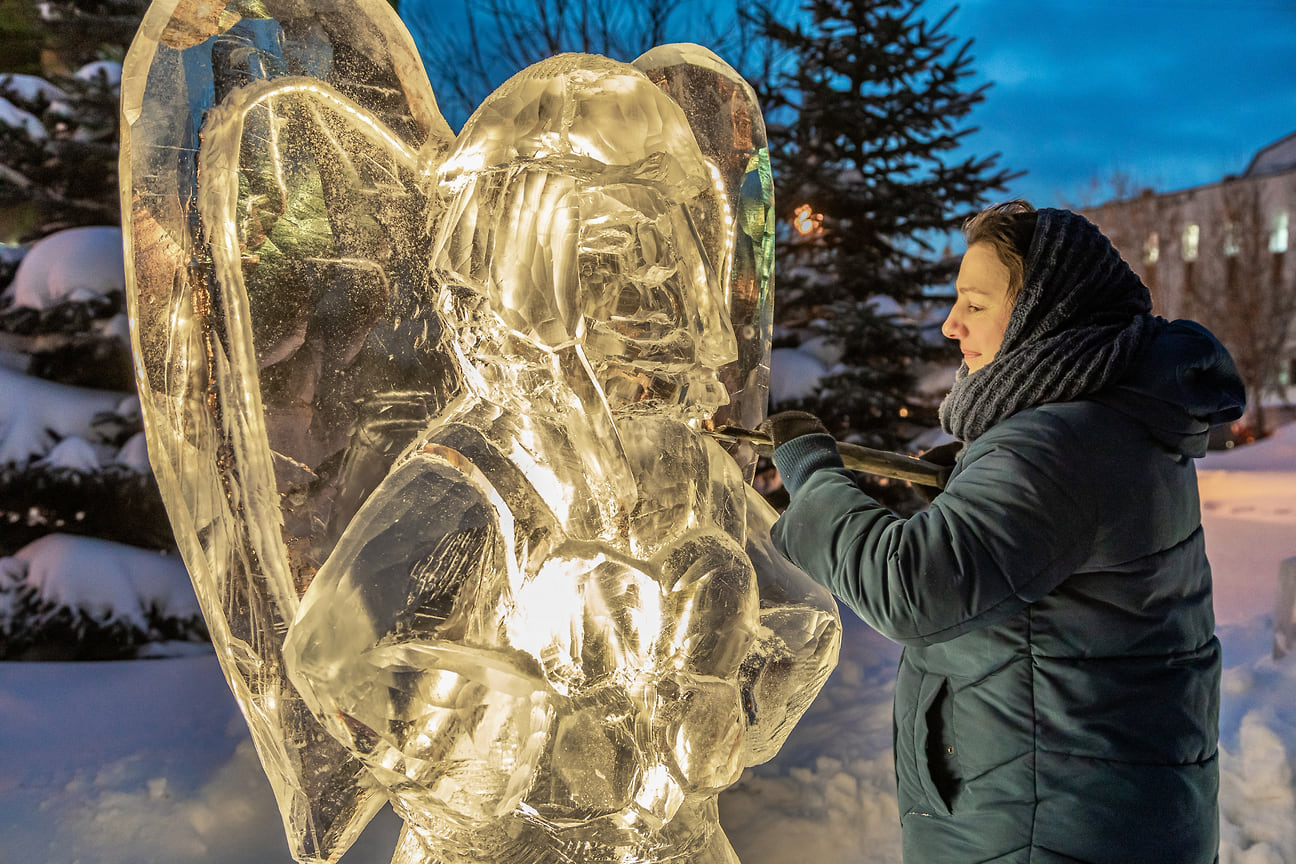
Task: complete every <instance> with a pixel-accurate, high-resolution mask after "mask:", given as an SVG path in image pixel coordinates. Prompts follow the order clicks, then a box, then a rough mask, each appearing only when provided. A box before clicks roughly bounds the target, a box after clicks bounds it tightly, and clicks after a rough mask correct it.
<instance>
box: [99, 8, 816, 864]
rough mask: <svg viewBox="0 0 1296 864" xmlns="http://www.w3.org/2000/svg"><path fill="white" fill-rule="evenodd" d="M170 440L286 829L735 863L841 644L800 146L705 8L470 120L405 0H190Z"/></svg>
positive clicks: (131, 79) (156, 425) (163, 421)
mask: <svg viewBox="0 0 1296 864" xmlns="http://www.w3.org/2000/svg"><path fill="white" fill-rule="evenodd" d="M122 100H123V147H122V165H121V178H122V203H123V212H124V213H125V214H126V215H127V217H128V218H127V219H126V220H125V222H126V226H125V234H126V265H127V276H128V279H127V281H128V302H129V306H130V314H131V324H132V342H133V347H134V350H135V352H136V358H137V374H138V377H139V385H140V393H141V404H142V409H143V412H144V417H145V421H146V423H145V426H146V433H147V439H148V446H149V452H150V458H151V461H152V463H153V466H154V469H155V472H156V473H157V475H158V479H159V483H160V485H161V488H162V491H163V497H164V499H165V501H166V504H167V508H168V512H169V513H170V516H171V519H172V523H173V526H174V528H175V530H176V534H177V538H178V541H179V543H180V546H181V549H182V553H183V555H184V558H185V562H186V565H187V566H188V568H189V571H190V574H191V576H192V579H193V582H194V585H195V588H196V590H197V594H198V598H199V603H200V605H201V607H202V610H203V614H204V615H205V616H206V618H207V620H208V624H209V628H210V630H211V633H212V637H213V642H214V643H215V646H216V649H217V653H218V656H219V657H220V660H221V665H222V668H223V670H224V672H225V675H226V677H227V679H228V681H229V683H230V687H231V689H232V690H233V692H234V694H235V696H236V698H237V700H238V702H239V705H240V708H241V710H242V711H243V714H244V716H245V717H246V719H247V721H248V725H249V728H250V729H251V731H252V737H253V740H254V742H255V744H256V746H257V750H258V754H259V756H260V758H261V762H262V765H263V767H264V768H265V771H266V774H267V776H268V777H269V779H270V782H271V785H272V787H273V788H274V791H275V795H276V797H277V799H278V801H279V805H280V809H281V812H282V815H283V820H284V825H285V830H286V833H287V836H288V840H289V844H290V847H291V850H292V854H293V856H294V858H296V859H297V860H299V861H335V860H337V859H338V858H339V857H340V856H341V855H342V854H343V853H344V852H345V850H346V849H347V847H348V846H349V845H350V843H351V842H352V841H353V840H354V838H355V836H356V835H357V834H358V833H359V831H360V830H361V829H362V828H363V826H364V825H365V823H366V822H367V821H368V819H369V818H370V817H371V816H372V815H373V814H374V812H376V810H377V809H378V808H379V807H381V806H382V805H383V804H384V803H385V802H389V803H390V804H391V805H392V807H393V808H394V809H395V810H396V812H397V813H398V814H399V815H400V817H401V818H402V819H403V820H404V822H405V830H404V831H403V832H402V835H401V838H400V841H399V844H398V847H397V849H396V850H395V853H394V857H393V861H394V862H405V864H413V862H443V864H457V862H482V864H484V862H518V864H520V862H551V861H552V862H558V861H565V862H676V861H679V862H684V861H688V862H697V864H705V862H717V864H718V862H734V861H736V857H735V855H734V853H733V851H732V849H731V847H730V845H729V843H728V841H727V839H726V838H725V837H724V834H723V832H722V831H721V829H720V826H719V820H718V816H717V796H718V794H719V792H720V791H721V790H723V789H724V788H725V787H727V786H729V785H731V784H732V783H733V782H734V781H736V780H737V779H738V777H739V775H740V774H741V772H742V770H743V768H744V767H746V766H749V765H754V764H757V763H759V762H763V761H765V760H767V759H769V758H770V757H771V756H773V755H774V753H775V752H777V750H778V749H779V747H780V746H781V745H782V743H783V741H784V740H785V739H786V737H787V735H788V734H789V732H790V731H791V729H792V727H793V726H794V725H795V723H796V721H797V719H798V718H799V717H800V715H801V714H802V712H804V710H805V709H806V707H807V706H808V705H809V703H810V701H811V700H812V699H813V698H814V696H815V694H816V693H817V692H818V690H819V688H820V687H821V686H822V684H823V682H824V680H825V679H826V677H827V676H828V674H829V672H830V671H831V670H832V668H833V666H834V665H835V663H836V658H837V650H838V646H839V642H840V622H839V620H838V618H837V612H836V606H835V603H834V601H833V600H832V597H831V596H830V595H829V594H828V593H827V592H826V591H825V590H824V589H822V588H820V587H818V586H817V585H816V584H815V583H814V582H812V581H811V580H810V579H809V578H808V577H807V576H806V575H805V574H803V573H801V572H800V571H799V570H797V569H796V568H795V567H793V566H792V565H791V564H789V563H788V562H787V561H786V560H785V559H783V558H782V557H781V556H780V555H779V554H778V553H777V552H776V551H775V550H774V549H773V546H772V544H771V541H770V537H769V527H770V524H771V523H772V522H773V520H774V518H775V514H774V513H773V511H772V510H771V509H770V508H769V506H768V505H767V504H766V503H765V501H764V500H763V499H762V498H761V497H760V496H759V495H757V494H756V493H755V492H754V491H753V490H752V488H751V487H750V485H748V482H747V480H748V479H749V478H750V471H751V467H752V464H753V462H754V456H753V454H751V453H750V452H748V451H744V450H741V449H733V450H732V452H729V451H726V450H725V449H723V448H722V446H721V445H720V444H719V443H717V441H716V440H715V439H713V438H712V437H711V436H710V435H708V434H707V430H709V429H710V428H713V426H714V424H716V423H718V422H719V423H731V422H737V423H742V424H743V425H747V426H755V425H756V424H758V423H759V422H760V420H761V418H762V417H763V416H764V412H765V402H766V394H767V389H768V369H769V366H768V359H769V332H770V305H771V302H772V296H771V292H772V278H773V261H772V228H773V223H772V218H771V215H770V214H771V207H772V201H773V184H772V178H771V175H770V171H769V160H768V152H767V150H766V148H765V139H764V127H763V121H762V119H761V116H760V112H759V109H758V108H757V106H756V101H755V97H754V95H753V93H752V92H751V89H750V87H749V86H748V85H747V84H746V83H745V82H744V81H743V80H742V78H741V77H740V76H738V75H737V73H735V72H734V70H733V69H731V68H730V67H729V66H727V65H726V64H725V63H724V62H723V61H722V60H720V59H719V58H718V57H716V56H715V55H714V54H712V53H711V52H709V51H707V50H706V49H704V48H701V47H699V46H695V45H671V46H663V47H661V48H657V49H654V50H653V51H651V52H649V53H648V54H646V55H644V56H643V57H641V58H639V59H638V60H637V61H635V63H634V64H625V63H620V62H616V61H612V60H609V59H607V58H603V57H597V56H593V55H572V54H568V55H559V56H557V57H553V58H550V59H548V60H544V61H542V62H540V63H537V64H535V65H534V66H532V67H529V68H527V69H525V70H523V71H521V72H519V73H518V74H517V75H515V76H514V77H513V78H511V79H510V80H509V81H508V82H506V83H505V84H504V85H502V86H501V87H500V88H499V89H498V90H497V91H496V92H495V93H493V94H492V95H491V96H489V97H488V98H487V99H486V100H485V101H484V102H483V103H482V105H481V106H480V107H479V108H478V110H477V111H476V112H475V113H474V114H473V115H472V117H471V118H469V120H468V121H467V123H466V124H465V126H464V128H463V130H462V131H461V132H460V133H459V134H458V135H457V136H456V135H454V134H452V133H451V131H450V130H449V127H448V126H447V125H446V123H445V122H444V120H443V119H442V118H441V116H440V114H439V113H438V111H437V108H436V102H435V99H434V97H433V95H432V92H431V90H430V87H429V86H428V83H427V78H426V75H425V74H424V71H423V68H422V66H421V64H420V61H419V59H418V55H417V53H416V52H415V50H414V48H413V45H412V43H411V41H410V39H409V36H408V34H407V33H406V32H405V30H404V28H403V26H402V25H401V24H400V21H399V20H398V19H397V18H396V16H395V15H394V13H393V12H392V11H391V9H390V7H389V6H388V4H387V3H386V2H384V0H371V2H361V3H356V2H353V0H316V2H312V3H304V2H301V0H256V2H251V0H249V2H243V3H230V4H226V5H222V4H219V3H206V2H195V0H180V2H177V0H158V2H155V4H154V5H153V7H152V8H151V9H150V10H149V12H148V15H147V16H146V18H145V20H144V23H143V25H142V27H141V30H140V33H139V35H138V36H137V38H136V40H135V42H134V44H133V45H132V47H131V51H130V53H129V55H128V57H127V61H126V64H125V72H124V76H123V96H122Z"/></svg>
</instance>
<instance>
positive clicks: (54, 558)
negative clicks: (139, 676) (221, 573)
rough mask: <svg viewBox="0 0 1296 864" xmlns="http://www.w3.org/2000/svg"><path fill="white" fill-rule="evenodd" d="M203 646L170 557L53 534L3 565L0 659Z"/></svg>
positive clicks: (179, 566) (190, 599)
mask: <svg viewBox="0 0 1296 864" xmlns="http://www.w3.org/2000/svg"><path fill="white" fill-rule="evenodd" d="M206 639H207V632H206V628H205V625H204V624H203V619H202V615H201V613H200V612H199V609H198V602H197V599H196V598H195V597H194V593H193V589H192V587H191V586H190V584H189V576H188V573H187V572H186V570H185V567H184V564H183V563H181V561H180V559H179V557H178V556H176V555H174V554H172V555H163V554H161V553H158V552H155V551H149V550H145V549H140V548H137V547H134V546H127V545H125V544H122V543H116V542H113V541H111V540H103V539H99V538H95V537H77V536H72V535H69V534H60V533H55V534H47V535H45V536H44V537H41V538H40V539H38V540H35V541H33V542H32V543H29V544H28V545H26V546H24V547H23V548H22V549H20V550H18V552H17V553H16V554H15V555H13V556H12V557H9V558H0V660H84V659H100V660H102V659H115V658H127V657H134V656H136V655H137V654H138V653H139V652H140V650H141V649H142V648H143V647H144V646H156V645H157V644H158V643H167V642H189V643H192V642H202V641H205V640H206ZM149 650H150V652H151V653H153V654H157V653H158V651H157V649H156V647H153V648H150V649H149Z"/></svg>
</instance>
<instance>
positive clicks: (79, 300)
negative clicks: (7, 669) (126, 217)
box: [0, 0, 203, 660]
mask: <svg viewBox="0 0 1296 864" xmlns="http://www.w3.org/2000/svg"><path fill="white" fill-rule="evenodd" d="M24 4H26V5H29V6H30V7H31V10H32V13H33V14H30V15H24V16H19V15H18V13H19V12H23V11H24V9H23V5H24ZM147 5H148V3H147V2H146V0H52V2H46V3H43V4H41V7H40V9H39V14H37V6H36V4H34V3H31V2H30V0H15V2H12V3H10V2H7V0H6V2H5V3H3V4H0V15H5V16H7V17H6V18H5V21H3V22H0V23H4V24H5V25H6V26H3V27H0V49H3V50H5V51H6V52H12V53H16V54H17V56H18V57H20V58H26V60H30V58H31V55H32V53H33V50H32V49H33V45H35V46H38V47H37V49H36V50H35V55H36V59H38V60H39V61H41V65H40V66H38V67H37V68H31V63H30V62H26V60H25V61H24V62H23V63H21V64H19V65H18V66H17V67H10V69H11V74H8V75H6V74H3V73H0V97H4V98H5V99H6V100H7V101H8V102H9V105H10V106H11V107H10V110H8V112H7V114H6V115H5V116H6V117H7V118H8V122H0V228H2V229H3V234H0V240H3V241H5V243H14V241H17V243H16V244H15V245H5V244H0V362H2V363H3V365H4V367H6V368H5V370H4V374H5V376H6V377H5V380H6V381H7V382H9V384H10V386H16V387H18V388H19V389H20V390H21V391H23V392H27V391H28V390H32V391H33V392H36V391H39V392H42V393H48V392H51V391H49V390H41V389H40V388H39V387H30V386H29V384H31V383H32V382H36V381H39V382H42V383H45V382H48V383H49V384H51V385H53V386H55V387H58V386H65V387H78V388H88V389H86V390H80V391H68V390H64V391H62V392H64V393H80V394H89V395H90V396H92V397H93V398H94V399H95V404H104V405H112V404H117V405H118V408H117V409H116V410H104V411H102V412H100V413H99V414H98V416H96V417H95V418H94V419H93V420H92V421H91V422H90V424H89V425H88V427H86V428H81V429H78V430H77V431H76V432H70V431H68V430H67V429H56V428H48V427H47V428H44V429H41V428H35V429H33V428H32V427H33V426H39V425H40V424H41V422H42V421H41V420H33V419H32V417H31V416H30V415H32V414H36V415H40V417H42V418H44V417H45V415H46V414H49V415H50V416H53V415H54V414H57V413H58V412H57V411H50V412H44V413H42V412H41V410H40V407H39V406H27V405H23V406H15V405H14V401H15V400H14V399H13V395H12V393H11V394H9V396H10V398H9V399H8V400H0V408H4V407H5V406H8V407H9V410H10V412H11V413H12V414H15V415H23V414H26V415H28V416H27V417H22V416H17V417H8V418H6V417H0V453H3V454H5V458H3V459H0V660H3V659H91V658H115V657H122V656H131V655H132V654H133V653H134V652H135V651H137V650H138V649H139V648H140V647H141V645H143V644H144V643H147V642H152V641H158V640H164V639H190V640H191V639H201V638H202V636H203V630H202V623H201V621H200V620H197V619H194V620H184V621H178V620H173V619H165V618H162V617H161V615H160V614H159V615H156V616H154V615H150V618H149V626H148V631H147V632H145V631H141V630H140V629H139V628H138V627H136V626H134V625H128V624H124V623H122V622H121V621H113V620H108V621H101V620H98V619H96V618H95V617H94V616H92V615H89V614H87V613H85V612H84V610H79V609H75V608H69V607H65V606H62V605H60V604H58V603H57V602H54V601H51V600H49V599H48V598H46V597H44V596H43V595H42V594H41V592H40V591H39V590H37V587H36V586H34V585H32V584H29V583H27V582H26V581H25V576H26V573H25V567H24V566H23V565H22V564H21V562H20V560H19V559H18V558H14V557H6V556H13V555H14V554H15V553H17V552H18V551H19V550H20V549H22V548H23V547H26V546H27V545H28V544H30V543H32V542H33V541H37V540H40V539H41V538H43V537H45V536H46V535H50V534H72V535H81V536H85V537H96V538H101V539H105V540H112V541H114V542H116V543H121V544H126V545H128V546H136V547H141V548H144V549H148V550H159V551H161V550H167V551H172V552H173V551H174V543H175V541H174V539H173V537H172V535H171V531H170V528H169V525H168V523H167V519H166V513H165V510H164V508H163V506H162V501H161V496H160V495H159V493H158V489H157V484H156V481H155V480H154V478H153V475H152V474H151V473H147V472H143V471H141V470H139V462H140V461H142V460H141V458H140V457H139V456H138V455H137V456H136V458H134V459H132V460H129V461H130V462H131V464H122V462H121V461H120V456H121V454H122V451H121V448H122V447H123V446H129V447H132V448H136V450H138V447H139V440H140V439H139V438H136V436H137V435H138V433H139V432H140V431H141V430H142V424H141V420H140V418H139V415H138V406H134V408H132V403H131V400H130V399H129V398H128V397H129V394H130V393H133V391H134V388H135V384H134V374H133V372H132V361H131V356H130V348H129V343H128V337H127V335H126V327H125V309H124V305H125V303H124V300H125V298H124V296H123V295H122V293H121V292H120V291H108V292H106V293H94V292H85V293H76V292H73V293H72V294H71V295H69V296H62V295H60V296H58V297H54V298H53V299H51V300H50V302H48V303H36V304H35V305H31V304H24V303H19V302H16V300H15V292H14V290H13V288H14V286H13V284H12V283H13V280H14V277H15V275H16V273H17V272H18V268H19V267H20V266H21V262H22V260H23V258H24V257H25V255H26V254H29V252H30V249H31V248H32V246H33V245H34V244H35V243H36V242H38V241H41V240H44V239H46V238H50V237H52V236H53V235H55V234H57V233H58V232H60V231H63V230H64V229H69V228H82V227H96V226H98V227H112V226H116V225H119V224H120V216H119V206H118V191H117V153H118V141H119V139H118V134H119V133H118V100H119V95H118V86H117V82H116V80H115V75H112V74H110V73H112V72H115V71H116V67H115V66H114V65H113V63H114V62H115V61H120V59H121V58H122V57H124V55H125V49H126V45H127V44H128V43H129V41H130V39H131V38H132V37H133V36H134V33H135V29H136V28H137V27H138V25H139V22H140V20H141V19H142V17H143V14H144V10H145V9H146V8H147ZM9 13H13V14H12V15H10V14H9ZM19 24H21V25H22V26H21V27H20V26H18V25H19ZM97 61H109V62H108V63H107V64H103V63H99V62H97ZM15 72H21V73H23V74H25V75H28V76H38V77H27V78H16V77H12V73H15ZM15 109H16V110H15ZM17 112H23V113H22V114H18V113H17ZM15 121H20V122H15ZM65 236H67V235H65ZM103 275H104V279H105V282H104V284H110V283H111V281H112V280H113V278H114V276H113V274H111V273H105V274H103ZM116 278H118V279H120V278H121V276H120V274H117V277H116ZM47 287H48V286H47ZM24 376H25V377H24ZM15 382H18V383H15ZM23 382H26V383H23ZM37 401H40V400H37ZM33 433H34V434H35V435H36V436H37V438H38V439H39V438H44V439H46V440H44V441H41V442H40V444H41V446H40V447H39V448H31V449H30V450H28V449H27V448H25V447H15V446H12V445H13V440H14V437H13V436H17V437H20V438H21V437H24V436H26V437H30V436H31V435H32V434H33ZM132 439H134V440H133V441H132ZM128 442H130V443H128ZM59 446H66V447H68V448H70V450H71V451H73V452H75V451H76V450H77V449H78V448H80V450H81V451H82V452H83V453H85V454H87V455H89V457H90V461H89V462H87V463H86V464H85V465H77V464H75V463H76V459H75V457H65V458H62V459H57V458H53V457H52V452H53V450H54V449H55V448H56V447H59ZM114 452H115V453H117V455H118V457H119V461H110V460H108V459H107V458H106V457H107V456H108V455H109V454H112V453H114Z"/></svg>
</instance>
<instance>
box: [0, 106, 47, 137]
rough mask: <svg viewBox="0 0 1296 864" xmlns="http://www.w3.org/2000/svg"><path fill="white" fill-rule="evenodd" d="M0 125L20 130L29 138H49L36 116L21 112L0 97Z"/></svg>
mask: <svg viewBox="0 0 1296 864" xmlns="http://www.w3.org/2000/svg"><path fill="white" fill-rule="evenodd" d="M0 123H3V124H5V125H6V126H13V127H15V128H18V129H22V130H23V131H24V132H26V133H27V136H28V137H29V138H34V139H37V140H43V139H45V138H48V137H49V133H48V132H46V131H45V126H44V124H42V123H41V122H40V120H38V119H36V115H34V114H32V113H30V112H28V111H24V110H22V109H21V108H19V107H18V106H17V105H14V104H13V103H12V102H10V101H9V100H8V99H5V98H4V97H2V96H0Z"/></svg>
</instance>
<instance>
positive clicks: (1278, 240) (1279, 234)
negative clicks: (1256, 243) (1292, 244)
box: [1269, 210, 1287, 252]
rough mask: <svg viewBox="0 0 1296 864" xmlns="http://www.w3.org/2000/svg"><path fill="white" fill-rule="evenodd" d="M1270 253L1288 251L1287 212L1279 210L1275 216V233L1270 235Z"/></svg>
mask: <svg viewBox="0 0 1296 864" xmlns="http://www.w3.org/2000/svg"><path fill="white" fill-rule="evenodd" d="M1269 251H1270V252H1286V251H1287V211H1286V210H1279V211H1278V212H1277V213H1275V214H1274V218H1273V233H1272V234H1270V235H1269Z"/></svg>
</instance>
